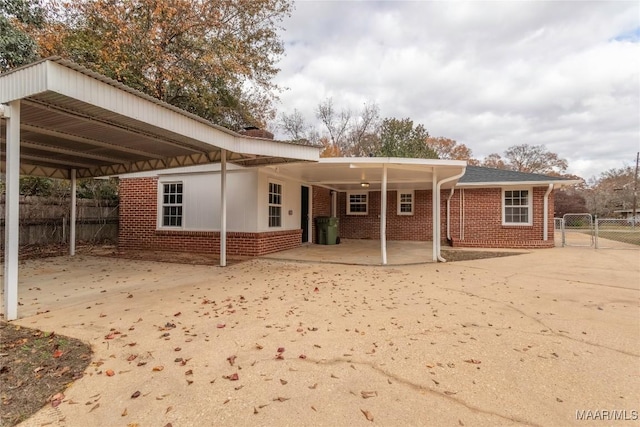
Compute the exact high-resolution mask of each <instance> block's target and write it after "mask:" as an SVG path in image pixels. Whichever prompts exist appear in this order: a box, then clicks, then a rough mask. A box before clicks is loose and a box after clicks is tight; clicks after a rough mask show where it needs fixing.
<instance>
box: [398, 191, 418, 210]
mask: <svg viewBox="0 0 640 427" xmlns="http://www.w3.org/2000/svg"><path fill="white" fill-rule="evenodd" d="M413 202H414V192H413V190H399V191H398V215H413Z"/></svg>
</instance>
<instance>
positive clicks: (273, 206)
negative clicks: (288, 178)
mask: <svg viewBox="0 0 640 427" xmlns="http://www.w3.org/2000/svg"><path fill="white" fill-rule="evenodd" d="M281 225H282V184H276V183H274V182H270V183H269V227H280V226H281Z"/></svg>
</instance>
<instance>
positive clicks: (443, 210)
mask: <svg viewBox="0 0 640 427" xmlns="http://www.w3.org/2000/svg"><path fill="white" fill-rule="evenodd" d="M322 191H325V192H326V195H325V196H321V194H322ZM546 191H547V187H537V188H534V190H533V225H531V226H503V225H502V189H501V188H482V189H466V190H465V200H464V207H465V209H464V240H461V238H460V235H461V233H460V200H461V192H460V190H459V189H457V190H456V191H455V192H454V195H453V196H452V198H451V203H450V213H451V218H450V233H451V238H452V244H453V246H458V247H485V248H539V247H553V246H554V240H553V215H552V214H549V220H548V240H547V241H543V240H542V238H543V223H542V222H543V203H544V193H545V192H546ZM450 193H451V190H443V191H442V192H441V195H440V197H441V205H440V219H441V221H440V226H441V236H442V240H443V241H446V239H447V198H448V197H449V194H450ZM316 195H318V198H319V199H318V201H317V200H316ZM322 197H324V198H322ZM415 199H416V200H415V205H414V214H413V215H398V214H397V201H398V199H397V192H396V191H389V192H388V194H387V239H388V240H420V241H428V240H431V239H432V232H431V231H432V230H431V228H432V215H431V214H432V208H431V200H432V197H431V191H429V190H416V191H415ZM329 202H330V196H329V190H325V189H317V190H316V188H314V200H313V203H314V205H313V212H314V217H316V216H326V215H329V214H330V207H329V206H330V203H329ZM316 203H318V204H316ZM322 203H325V204H326V206H325V205H323V204H322ZM553 209H554V204H553V193H551V194H550V195H549V212H553ZM320 212H321V213H320ZM379 215H380V192H375V191H371V192H369V208H368V214H367V215H347V214H346V193H344V192H342V193H339V194H338V218H339V221H340V222H339V235H340V237H341V238H346V239H379V238H380V217H379ZM314 241H315V237H314Z"/></svg>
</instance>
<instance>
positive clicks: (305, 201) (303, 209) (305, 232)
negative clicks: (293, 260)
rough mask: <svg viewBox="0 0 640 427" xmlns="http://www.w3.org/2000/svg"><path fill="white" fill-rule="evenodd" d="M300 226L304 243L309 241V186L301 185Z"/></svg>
mask: <svg viewBox="0 0 640 427" xmlns="http://www.w3.org/2000/svg"><path fill="white" fill-rule="evenodd" d="M300 228H302V243H307V242H308V241H309V187H305V186H304V185H303V186H301V187H300Z"/></svg>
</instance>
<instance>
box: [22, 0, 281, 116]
mask: <svg viewBox="0 0 640 427" xmlns="http://www.w3.org/2000/svg"><path fill="white" fill-rule="evenodd" d="M48 7H49V16H50V19H49V20H48V24H47V25H46V27H45V28H44V30H42V31H38V30H37V29H36V30H35V31H34V34H35V35H36V36H37V40H38V42H39V45H40V48H41V50H42V55H43V56H49V55H61V56H64V57H66V58H69V59H71V60H73V61H75V62H78V63H80V64H82V65H85V66H87V67H88V68H91V69H93V70H95V71H97V72H99V73H102V74H105V75H107V76H109V77H111V78H113V79H115V80H117V81H120V82H122V83H124V84H126V85H128V86H130V87H133V88H135V89H138V90H140V91H142V92H144V93H147V94H149V95H151V96H154V97H156V98H158V99H161V100H163V101H166V102H168V103H170V104H173V105H175V106H177V107H180V108H182V109H185V110H187V111H190V112H192V113H194V114H197V115H199V116H201V117H204V118H206V119H209V120H211V121H213V122H215V123H217V124H220V125H223V126H227V127H229V128H232V129H239V128H241V127H243V126H246V125H255V126H259V127H264V126H265V124H266V122H267V120H269V119H272V118H273V116H274V110H273V106H272V104H273V101H274V100H275V97H276V94H277V92H278V91H279V87H278V86H277V85H276V84H274V83H273V81H272V79H273V77H274V76H275V74H276V73H277V72H278V69H277V68H276V63H277V61H278V60H279V58H280V56H281V55H282V53H283V51H284V49H283V45H282V41H281V39H280V37H279V34H278V30H279V24H280V22H281V21H282V19H284V18H285V17H286V16H288V15H289V14H290V10H291V5H290V2H289V0H93V1H77V2H69V3H66V4H63V6H57V4H56V3H55V2H50V3H48Z"/></svg>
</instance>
